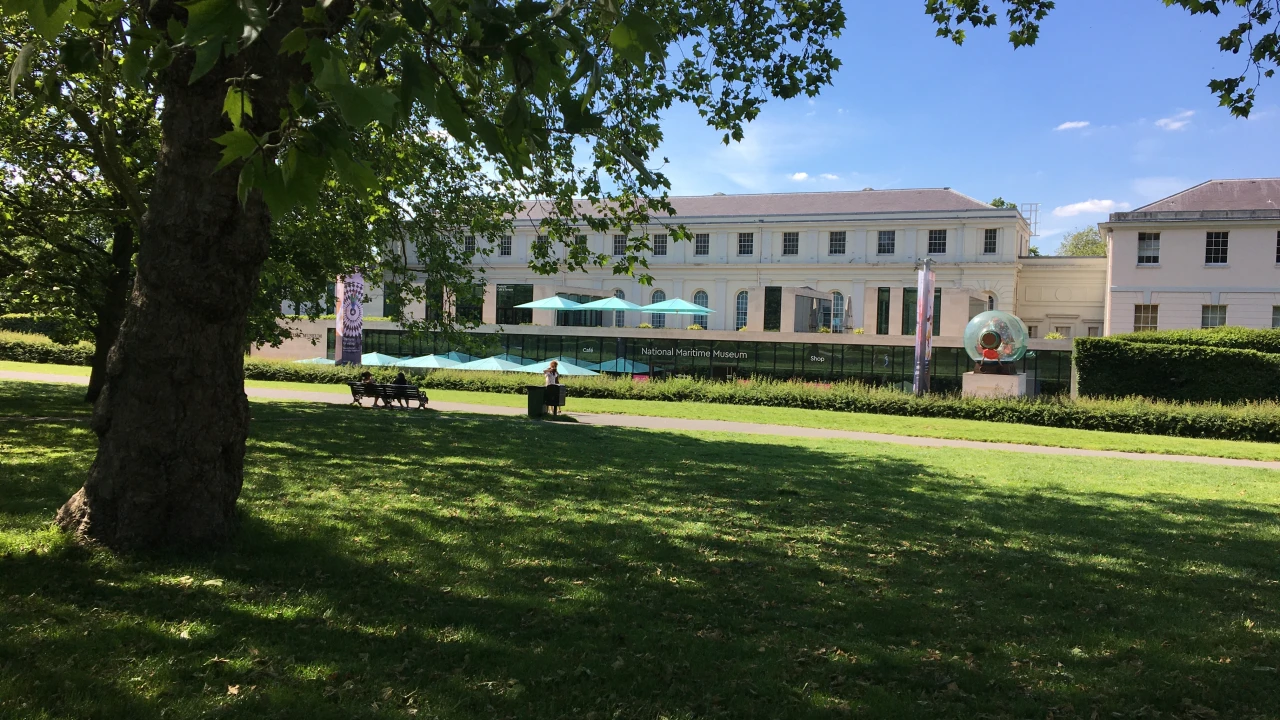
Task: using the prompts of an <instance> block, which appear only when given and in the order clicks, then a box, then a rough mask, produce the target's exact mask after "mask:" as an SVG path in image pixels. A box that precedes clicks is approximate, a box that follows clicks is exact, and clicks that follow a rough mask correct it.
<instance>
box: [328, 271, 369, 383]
mask: <svg viewBox="0 0 1280 720" xmlns="http://www.w3.org/2000/svg"><path fill="white" fill-rule="evenodd" d="M336 285H337V287H336V295H337V297H336V298H335V300H336V304H337V306H338V307H337V308H336V311H337V313H336V314H337V318H338V322H337V327H336V328H335V331H334V335H335V336H336V341H337V348H335V351H334V362H335V363H337V364H338V365H359V364H360V356H361V355H363V354H364V305H363V304H362V301H363V300H364V278H363V277H362V276H361V275H360V273H358V272H353V273H351V274H350V275H344V276H342V277H340V278H338V282H337V284H336Z"/></svg>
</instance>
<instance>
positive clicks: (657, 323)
mask: <svg viewBox="0 0 1280 720" xmlns="http://www.w3.org/2000/svg"><path fill="white" fill-rule="evenodd" d="M651 298H652V300H651V302H656V303H660V302H666V301H667V294H666V293H664V292H662V291H661V290H654V291H653V295H652V296H651ZM649 324H650V325H652V326H654V327H656V328H664V327H666V326H667V316H666V315H664V314H662V313H649Z"/></svg>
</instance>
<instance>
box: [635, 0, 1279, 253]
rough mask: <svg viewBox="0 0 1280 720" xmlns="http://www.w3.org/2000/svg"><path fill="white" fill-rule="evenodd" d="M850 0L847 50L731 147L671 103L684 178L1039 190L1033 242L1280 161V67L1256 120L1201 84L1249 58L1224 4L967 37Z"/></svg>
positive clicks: (1071, 10)
mask: <svg viewBox="0 0 1280 720" xmlns="http://www.w3.org/2000/svg"><path fill="white" fill-rule="evenodd" d="M845 5H846V11H847V12H848V14H849V24H848V28H847V29H846V30H845V32H844V34H843V36H842V37H841V38H839V39H838V40H837V41H836V44H835V49H836V52H837V55H838V57H840V59H841V60H842V61H843V62H844V66H843V67H842V68H841V70H840V71H839V73H838V74H837V76H836V78H835V83H834V85H833V86H832V87H830V88H827V89H826V90H825V91H824V92H823V93H822V95H821V96H820V97H818V98H816V99H813V100H809V99H807V98H806V99H799V100H792V101H788V102H785V103H783V102H773V103H770V104H768V105H767V106H766V107H765V109H764V111H763V112H762V113H761V116H760V118H759V119H758V120H756V121H755V122H754V123H752V124H751V125H750V126H749V127H748V129H747V131H746V138H745V139H744V141H743V142H742V143H738V144H734V145H730V146H727V147H726V146H724V145H723V144H721V143H720V141H719V133H717V132H715V131H713V130H711V129H710V128H707V127H706V126H705V124H703V123H702V121H701V119H700V118H698V116H697V115H696V113H694V112H693V111H692V110H690V109H689V108H676V109H673V110H672V111H671V112H670V113H669V115H668V117H667V118H666V122H665V123H664V130H665V132H666V141H665V143H664V145H663V148H662V150H661V153H660V155H662V156H666V157H668V158H669V159H670V162H669V164H668V165H667V166H666V167H665V172H666V173H667V175H668V177H669V178H670V179H671V181H672V186H673V187H672V191H673V194H676V195H696V194H709V193H714V192H725V193H749V192H791V191H818V190H850V189H853V190H856V189H861V188H864V187H874V188H908V187H945V186H950V187H952V188H954V189H956V190H958V191H960V192H963V193H965V194H967V195H971V196H973V197H975V198H978V199H979V200H983V201H988V200H991V199H992V198H994V197H997V196H1001V197H1004V198H1005V199H1006V200H1012V201H1015V202H1038V203H1041V211H1040V234H1041V237H1040V238H1038V240H1037V241H1036V244H1038V245H1039V246H1040V248H1041V249H1042V250H1043V251H1045V252H1052V251H1053V250H1054V249H1056V247H1057V245H1058V243H1059V241H1060V240H1061V236H1062V233H1063V232H1069V231H1070V230H1072V229H1075V228H1077V227H1082V226H1085V225H1088V224H1092V223H1096V222H1098V221H1099V220H1102V219H1105V217H1106V214H1107V212H1111V211H1117V210H1125V209H1132V208H1136V207H1139V206H1141V205H1143V204H1145V203H1148V202H1150V201H1152V200H1157V199H1159V198H1161V197H1165V196H1167V195H1169V194H1171V193H1173V192H1176V191H1178V190H1180V189H1183V188H1186V187H1190V186H1191V185H1194V184H1197V183H1199V182H1202V181H1204V180H1208V179H1211V178H1229V177H1272V176H1276V175H1280V143H1278V142H1276V138H1280V79H1277V80H1273V81H1270V82H1269V83H1265V82H1264V85H1263V87H1262V89H1261V91H1260V94H1261V96H1260V99H1259V103H1258V105H1257V106H1256V107H1255V109H1254V113H1253V117H1251V118H1250V119H1248V120H1239V119H1236V118H1233V117H1232V116H1231V115H1230V114H1229V113H1228V112H1227V111H1226V110H1225V109H1223V108H1220V107H1218V105H1217V99H1216V98H1215V97H1214V96H1213V95H1211V94H1210V93H1209V91H1208V89H1207V88H1206V83H1207V82H1208V81H1209V80H1210V79H1211V78H1214V77H1222V76H1228V75H1234V74H1237V73H1239V72H1240V70H1241V69H1242V68H1243V63H1242V62H1241V61H1240V60H1239V59H1237V58H1234V57H1232V56H1230V55H1224V54H1223V53H1220V52H1219V51H1218V50H1217V44H1216V41H1217V38H1218V37H1219V36H1220V35H1221V34H1222V31H1223V29H1224V28H1226V27H1228V26H1229V25H1230V24H1231V23H1229V22H1228V20H1227V19H1223V18H1219V19H1214V18H1205V17H1194V18H1193V17H1191V16H1190V15H1188V14H1187V13H1186V11H1184V10H1180V9H1174V8H1166V7H1165V6H1164V4H1163V3H1162V2H1160V0H1071V1H1070V2H1061V3H1058V8H1057V9H1056V10H1054V11H1053V13H1051V14H1050V16H1049V18H1048V19H1047V21H1046V22H1045V23H1044V24H1043V26H1042V30H1041V36H1040V40H1039V42H1038V43H1037V44H1036V46H1035V47H1032V48H1023V49H1020V50H1016V51H1015V50H1014V49H1013V48H1012V47H1011V46H1010V45H1009V44H1008V42H1007V34H1006V31H1005V30H995V29H992V30H973V31H971V32H970V33H969V37H968V39H967V41H966V42H965V44H964V45H963V46H962V47H956V46H955V45H954V44H952V43H951V42H950V41H947V40H943V39H940V38H936V37H934V26H933V25H932V24H931V20H930V19H929V18H928V17H927V16H926V15H925V14H924V1H923V0H890V1H888V2H868V1H866V0H850V1H849V2H846V3H845ZM1082 123H1087V125H1082ZM1064 124H1067V125H1065V126H1064Z"/></svg>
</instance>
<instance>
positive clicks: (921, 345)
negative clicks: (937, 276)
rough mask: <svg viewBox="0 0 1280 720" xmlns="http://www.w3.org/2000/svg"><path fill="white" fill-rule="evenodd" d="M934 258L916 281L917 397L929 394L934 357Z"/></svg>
mask: <svg viewBox="0 0 1280 720" xmlns="http://www.w3.org/2000/svg"><path fill="white" fill-rule="evenodd" d="M933 313H934V308H933V258H926V259H925V261H924V265H923V266H921V268H920V273H919V277H918V278H917V279H916V368H915V369H916V373H915V382H914V383H912V388H913V389H914V390H915V393H916V395H923V394H925V393H927V392H929V361H930V360H931V359H932V357H933Z"/></svg>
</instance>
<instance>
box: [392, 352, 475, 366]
mask: <svg viewBox="0 0 1280 720" xmlns="http://www.w3.org/2000/svg"><path fill="white" fill-rule="evenodd" d="M459 364H460V363H459V362H458V361H457V360H450V359H449V358H447V357H444V356H443V355H423V356H422V357H416V358H410V359H408V360H401V361H400V362H398V363H396V365H397V366H398V367H407V368H436V369H440V368H452V367H457V366H458V365H459Z"/></svg>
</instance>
